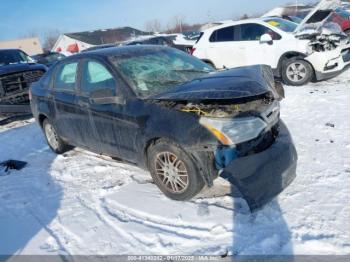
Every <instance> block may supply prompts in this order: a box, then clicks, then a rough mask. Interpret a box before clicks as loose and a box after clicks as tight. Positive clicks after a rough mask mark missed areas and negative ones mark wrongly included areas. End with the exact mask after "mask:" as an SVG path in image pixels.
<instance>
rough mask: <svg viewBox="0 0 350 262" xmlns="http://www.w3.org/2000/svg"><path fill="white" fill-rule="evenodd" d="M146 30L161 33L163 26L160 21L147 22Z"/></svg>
mask: <svg viewBox="0 0 350 262" xmlns="http://www.w3.org/2000/svg"><path fill="white" fill-rule="evenodd" d="M145 29H146V31H147V32H161V31H162V24H161V23H160V21H159V20H158V19H153V20H150V21H147V22H146V24H145Z"/></svg>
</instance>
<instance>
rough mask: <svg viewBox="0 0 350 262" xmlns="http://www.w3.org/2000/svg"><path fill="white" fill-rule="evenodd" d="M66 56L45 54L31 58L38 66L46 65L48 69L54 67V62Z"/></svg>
mask: <svg viewBox="0 0 350 262" xmlns="http://www.w3.org/2000/svg"><path fill="white" fill-rule="evenodd" d="M65 57H66V56H65V55H64V54H61V53H56V52H46V53H43V54H37V55H34V56H32V58H33V59H34V60H35V61H36V62H37V63H39V64H43V65H46V66H48V67H50V66H52V65H54V64H55V63H56V62H58V61H60V60H62V59H64V58H65Z"/></svg>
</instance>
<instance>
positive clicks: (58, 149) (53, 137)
mask: <svg viewBox="0 0 350 262" xmlns="http://www.w3.org/2000/svg"><path fill="white" fill-rule="evenodd" d="M43 130H44V134H45V138H46V141H47V144H48V145H49V147H50V148H51V149H52V151H54V152H55V153H56V154H63V153H65V152H67V151H68V150H70V149H71V148H72V147H71V146H69V145H68V144H66V143H65V142H64V141H63V140H62V139H61V138H60V137H59V136H58V134H57V132H56V129H55V128H54V126H53V125H52V124H51V122H50V121H49V120H48V119H45V120H44V121H43Z"/></svg>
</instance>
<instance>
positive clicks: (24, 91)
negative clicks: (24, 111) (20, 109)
mask: <svg viewBox="0 0 350 262" xmlns="http://www.w3.org/2000/svg"><path fill="white" fill-rule="evenodd" d="M46 69H47V68H46V66H44V65H40V64H37V63H36V62H35V61H34V60H33V59H32V58H31V57H30V56H28V55H27V54H26V53H25V52H23V51H22V50H19V49H0V104H21V103H28V102H29V99H28V90H29V86H30V85H31V84H32V83H33V82H36V81H38V80H39V79H40V78H41V77H42V75H43V74H44V73H45V72H46Z"/></svg>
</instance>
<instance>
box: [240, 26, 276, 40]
mask: <svg viewBox="0 0 350 262" xmlns="http://www.w3.org/2000/svg"><path fill="white" fill-rule="evenodd" d="M239 27H240V32H241V34H240V38H239V40H240V41H259V40H260V38H261V36H262V35H264V34H269V35H271V37H272V39H273V40H280V39H281V36H280V35H279V34H277V33H276V32H274V31H273V30H271V29H270V28H268V27H265V26H263V25H259V24H244V25H240V26H239Z"/></svg>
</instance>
